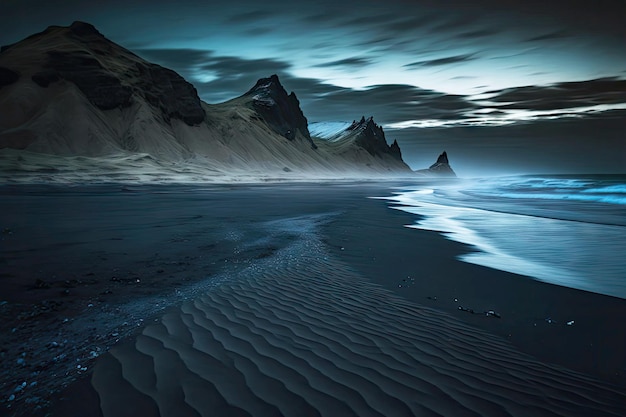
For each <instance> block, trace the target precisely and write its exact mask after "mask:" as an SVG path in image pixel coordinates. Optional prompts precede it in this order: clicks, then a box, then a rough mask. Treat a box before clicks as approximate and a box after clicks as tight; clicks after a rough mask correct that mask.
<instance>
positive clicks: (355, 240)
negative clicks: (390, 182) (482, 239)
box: [323, 196, 626, 387]
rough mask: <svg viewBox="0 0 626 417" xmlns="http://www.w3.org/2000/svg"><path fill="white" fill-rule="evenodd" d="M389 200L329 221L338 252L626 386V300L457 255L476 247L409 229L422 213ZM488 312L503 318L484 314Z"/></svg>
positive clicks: (546, 356) (421, 300) (372, 272)
mask: <svg viewBox="0 0 626 417" xmlns="http://www.w3.org/2000/svg"><path fill="white" fill-rule="evenodd" d="M376 197H379V196H376ZM380 197H383V196H380ZM390 205H397V203H395V202H388V201H386V200H379V199H368V202H366V203H364V204H363V205H361V206H359V207H358V208H356V209H355V210H350V211H346V212H345V214H344V215H343V216H338V217H336V218H334V220H333V222H332V223H330V224H328V225H327V226H325V227H323V233H324V235H325V236H326V239H327V241H328V243H329V247H330V248H331V251H332V253H333V254H335V255H336V256H338V257H340V258H341V259H343V260H344V261H345V262H347V263H348V264H350V265H351V266H352V267H353V268H355V269H356V270H358V271H359V272H360V273H361V274H363V275H364V276H366V277H368V278H369V279H370V280H372V281H373V282H376V283H377V284H379V285H382V286H383V287H384V288H386V289H388V290H390V291H393V292H394V293H396V294H397V295H399V296H401V297H404V298H406V299H408V300H410V301H412V302H415V303H416V304H420V305H425V306H428V307H431V308H435V309H437V310H440V311H443V312H446V313H448V314H450V315H452V316H454V317H455V318H457V319H459V320H461V321H463V322H465V323H467V324H470V325H472V326H476V327H477V328H480V329H483V330H485V331H488V332H490V333H492V334H496V335H498V336H500V337H503V338H505V339H507V340H509V341H510V342H511V343H513V344H514V345H515V346H517V347H518V348H519V349H520V350H521V351H522V352H525V353H528V354H531V355H533V356H534V357H536V358H537V359H539V360H541V361H545V362H548V363H554V364H557V365H561V366H565V367H567V368H570V369H574V370H577V371H581V372H584V373H588V374H590V375H593V376H595V377H598V378H601V379H604V380H608V381H611V382H613V383H616V384H618V385H620V386H623V387H626V355H625V354H624V352H626V329H625V328H624V326H623V325H622V324H621V320H620V317H626V300H623V299H621V298H617V297H611V296H607V295H601V294H596V293H591V292H587V291H582V290H577V289H572V288H568V287H563V286H558V285H554V284H550V283H546V282H541V281H538V280H535V279H533V278H532V277H527V276H522V275H517V274H513V273H509V272H505V271H500V270H496V269H491V268H487V267H483V266H480V265H475V264H470V263H466V262H462V261H460V260H459V259H457V258H458V257H459V256H460V255H463V254H466V253H471V252H472V251H473V250H472V248H471V247H470V246H468V245H464V244H462V243H458V242H454V241H451V240H447V239H445V238H444V237H443V236H441V235H440V234H438V233H437V232H432V231H426V230H416V229H413V228H408V227H405V226H408V225H412V224H414V223H415V220H416V218H417V215H413V214H409V213H406V212H403V211H400V210H394V209H390V208H389V207H388V206H390ZM383 219H384V220H383ZM372 237H376V238H375V239H372ZM381 237H384V238H381ZM364 253H367V254H368V256H363V255H362V254H364ZM455 300H456V301H455ZM459 307H462V308H463V309H460V308H459ZM466 309H471V310H474V314H473V313H471V312H469V311H467V310H466ZM490 310H491V311H493V312H496V313H498V315H500V318H497V317H495V316H487V315H486V314H484V313H485V312H488V311H490ZM571 321H573V323H572V324H571V325H567V323H568V322H571Z"/></svg>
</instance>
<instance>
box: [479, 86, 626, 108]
mask: <svg viewBox="0 0 626 417" xmlns="http://www.w3.org/2000/svg"><path fill="white" fill-rule="evenodd" d="M487 94H493V97H491V98H489V101H491V102H493V103H494V105H496V106H498V107H499V108H508V109H527V110H558V109H567V108H576V107H590V106H597V105H615V104H626V80H624V79H618V78H599V79H595V80H588V81H577V82H563V83H557V84H552V85H547V86H525V87H516V88H508V89H504V90H500V91H490V92H488V93H487Z"/></svg>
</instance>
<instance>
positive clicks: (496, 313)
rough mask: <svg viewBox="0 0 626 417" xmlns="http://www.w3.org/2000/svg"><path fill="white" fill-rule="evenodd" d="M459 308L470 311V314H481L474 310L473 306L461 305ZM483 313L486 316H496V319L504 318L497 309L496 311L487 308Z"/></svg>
mask: <svg viewBox="0 0 626 417" xmlns="http://www.w3.org/2000/svg"><path fill="white" fill-rule="evenodd" d="M458 309H459V310H460V311H465V312H468V313H470V314H479V313H478V312H477V311H474V309H473V308H467V307H463V306H459V307H458ZM483 314H484V315H485V316H486V317H494V318H496V319H500V318H502V316H501V315H500V313H498V312H496V311H494V310H486V311H483Z"/></svg>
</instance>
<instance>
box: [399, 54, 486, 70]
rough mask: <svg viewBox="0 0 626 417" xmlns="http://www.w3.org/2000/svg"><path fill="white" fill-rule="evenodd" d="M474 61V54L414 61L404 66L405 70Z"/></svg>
mask: <svg viewBox="0 0 626 417" xmlns="http://www.w3.org/2000/svg"><path fill="white" fill-rule="evenodd" d="M474 59H476V54H462V55H454V56H448V57H445V58H437V59H429V60H424V61H416V62H412V63H410V64H406V65H404V66H405V67H407V68H411V67H437V66H441V65H450V64H458V63H459V62H467V61H472V60H474Z"/></svg>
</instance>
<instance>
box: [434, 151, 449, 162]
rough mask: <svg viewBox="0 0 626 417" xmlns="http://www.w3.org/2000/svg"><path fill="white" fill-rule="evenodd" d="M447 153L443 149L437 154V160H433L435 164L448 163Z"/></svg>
mask: <svg viewBox="0 0 626 417" xmlns="http://www.w3.org/2000/svg"><path fill="white" fill-rule="evenodd" d="M448 163H449V162H448V154H447V153H446V151H443V153H442V154H441V155H439V157H438V158H437V162H435V165H437V164H448Z"/></svg>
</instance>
